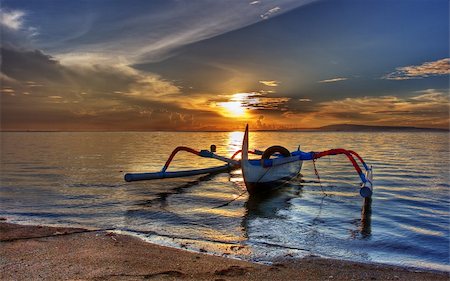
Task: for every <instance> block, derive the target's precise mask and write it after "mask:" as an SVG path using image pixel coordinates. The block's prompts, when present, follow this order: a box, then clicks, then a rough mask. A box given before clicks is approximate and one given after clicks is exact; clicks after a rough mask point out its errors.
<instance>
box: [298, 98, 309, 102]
mask: <svg viewBox="0 0 450 281" xmlns="http://www.w3.org/2000/svg"><path fill="white" fill-rule="evenodd" d="M298 101H300V102H310V101H311V99H298Z"/></svg>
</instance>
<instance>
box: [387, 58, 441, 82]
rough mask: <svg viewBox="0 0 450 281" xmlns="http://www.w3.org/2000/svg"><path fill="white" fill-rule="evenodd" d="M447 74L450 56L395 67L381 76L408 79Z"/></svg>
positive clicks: (391, 78)
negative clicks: (419, 63) (394, 69)
mask: <svg viewBox="0 0 450 281" xmlns="http://www.w3.org/2000/svg"><path fill="white" fill-rule="evenodd" d="M448 74H450V58H444V59H440V60H437V61H431V62H424V63H423V64H421V65H409V66H403V67H397V68H396V71H394V72H391V73H389V74H387V75H385V76H383V77H382V78H383V79H388V80H409V79H420V78H426V77H430V76H439V75H448Z"/></svg>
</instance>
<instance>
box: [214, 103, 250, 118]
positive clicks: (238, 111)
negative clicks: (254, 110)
mask: <svg viewBox="0 0 450 281" xmlns="http://www.w3.org/2000/svg"><path fill="white" fill-rule="evenodd" d="M218 105H219V106H220V107H222V109H224V115H226V116H229V117H243V116H245V113H246V110H245V108H244V107H243V106H242V103H241V102H239V101H228V102H219V103H218Z"/></svg>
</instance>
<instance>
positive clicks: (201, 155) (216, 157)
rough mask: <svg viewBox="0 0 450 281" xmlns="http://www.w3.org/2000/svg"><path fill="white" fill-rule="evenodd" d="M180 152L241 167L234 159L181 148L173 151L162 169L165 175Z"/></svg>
mask: <svg viewBox="0 0 450 281" xmlns="http://www.w3.org/2000/svg"><path fill="white" fill-rule="evenodd" d="M180 151H186V152H190V153H192V154H195V155H198V156H200V157H204V158H214V159H217V160H220V161H223V162H227V163H228V164H230V165H233V166H239V165H240V163H239V161H236V160H233V159H230V158H226V157H222V156H220V155H217V154H214V153H213V152H211V151H208V150H200V151H198V150H195V149H192V148H190V147H186V146H179V147H177V148H175V149H174V150H173V151H172V153H171V154H170V156H169V159H167V161H166V164H164V167H163V168H162V170H161V172H163V173H164V172H165V171H166V170H167V168H169V165H170V163H171V162H172V160H173V158H174V157H175V155H176V154H177V153H178V152H180Z"/></svg>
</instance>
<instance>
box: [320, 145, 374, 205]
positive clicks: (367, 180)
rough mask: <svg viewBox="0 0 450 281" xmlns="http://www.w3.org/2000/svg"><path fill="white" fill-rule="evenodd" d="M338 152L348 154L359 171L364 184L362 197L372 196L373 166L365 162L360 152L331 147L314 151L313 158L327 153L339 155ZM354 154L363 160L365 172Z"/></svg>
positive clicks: (361, 191) (361, 192)
mask: <svg viewBox="0 0 450 281" xmlns="http://www.w3.org/2000/svg"><path fill="white" fill-rule="evenodd" d="M338 154H344V155H345V156H347V158H348V159H349V160H350V162H351V163H352V165H353V167H354V168H355V170H356V172H357V173H358V175H359V177H360V178H361V181H362V186H361V189H360V191H359V193H360V194H361V196H362V197H370V196H372V177H373V175H372V167H370V168H369V167H368V166H367V164H366V163H365V162H364V160H363V159H362V157H361V156H359V154H358V153H356V152H354V151H353V150H346V149H343V148H337V149H330V150H325V151H321V152H312V160H314V159H318V158H321V157H324V156H327V155H338ZM353 156H356V158H358V160H359V161H360V162H361V164H362V165H363V166H364V169H365V170H366V172H365V173H363V171H362V170H361V168H360V167H359V165H358V163H356V160H355V158H354V157H353Z"/></svg>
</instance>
